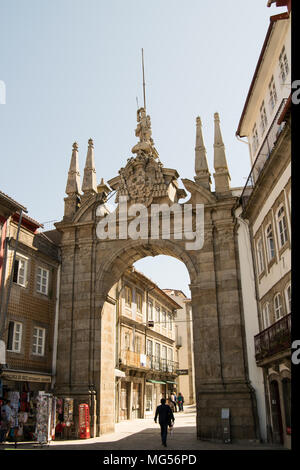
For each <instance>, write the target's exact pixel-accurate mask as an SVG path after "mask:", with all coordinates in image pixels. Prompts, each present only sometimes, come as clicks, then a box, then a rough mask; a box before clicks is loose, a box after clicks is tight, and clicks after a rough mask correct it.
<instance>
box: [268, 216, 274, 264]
mask: <svg viewBox="0 0 300 470" xmlns="http://www.w3.org/2000/svg"><path fill="white" fill-rule="evenodd" d="M266 239H267V253H268V260H269V261H271V260H272V259H273V258H274V256H275V243H274V236H273V228H272V224H269V225H268V226H267V228H266Z"/></svg>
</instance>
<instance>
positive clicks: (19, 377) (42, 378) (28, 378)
mask: <svg viewBox="0 0 300 470" xmlns="http://www.w3.org/2000/svg"><path fill="white" fill-rule="evenodd" d="M2 377H3V378H4V379H7V380H16V381H17V382H43V383H51V376H47V375H33V374H32V375H31V374H26V373H19V372H9V371H4V372H3V374H2Z"/></svg>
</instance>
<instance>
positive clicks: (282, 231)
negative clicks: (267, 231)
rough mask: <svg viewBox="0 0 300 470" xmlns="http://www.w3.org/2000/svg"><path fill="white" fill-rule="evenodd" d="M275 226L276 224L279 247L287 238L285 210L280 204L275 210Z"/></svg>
mask: <svg viewBox="0 0 300 470" xmlns="http://www.w3.org/2000/svg"><path fill="white" fill-rule="evenodd" d="M277 226H278V235H279V242H280V247H282V246H283V245H284V244H285V243H286V242H287V239H288V236H287V226H286V217H285V210H284V207H283V206H280V208H279V209H278V211H277Z"/></svg>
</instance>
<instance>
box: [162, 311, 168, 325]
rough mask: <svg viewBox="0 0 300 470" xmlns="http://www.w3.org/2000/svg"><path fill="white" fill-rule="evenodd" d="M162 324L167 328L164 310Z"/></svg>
mask: <svg viewBox="0 0 300 470" xmlns="http://www.w3.org/2000/svg"><path fill="white" fill-rule="evenodd" d="M162 324H163V327H164V328H167V313H166V311H165V310H163V311H162Z"/></svg>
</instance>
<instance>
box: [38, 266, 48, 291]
mask: <svg viewBox="0 0 300 470" xmlns="http://www.w3.org/2000/svg"><path fill="white" fill-rule="evenodd" d="M48 284H49V271H48V270H47V269H43V268H38V270H37V291H38V292H40V293H41V294H45V295H48Z"/></svg>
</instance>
